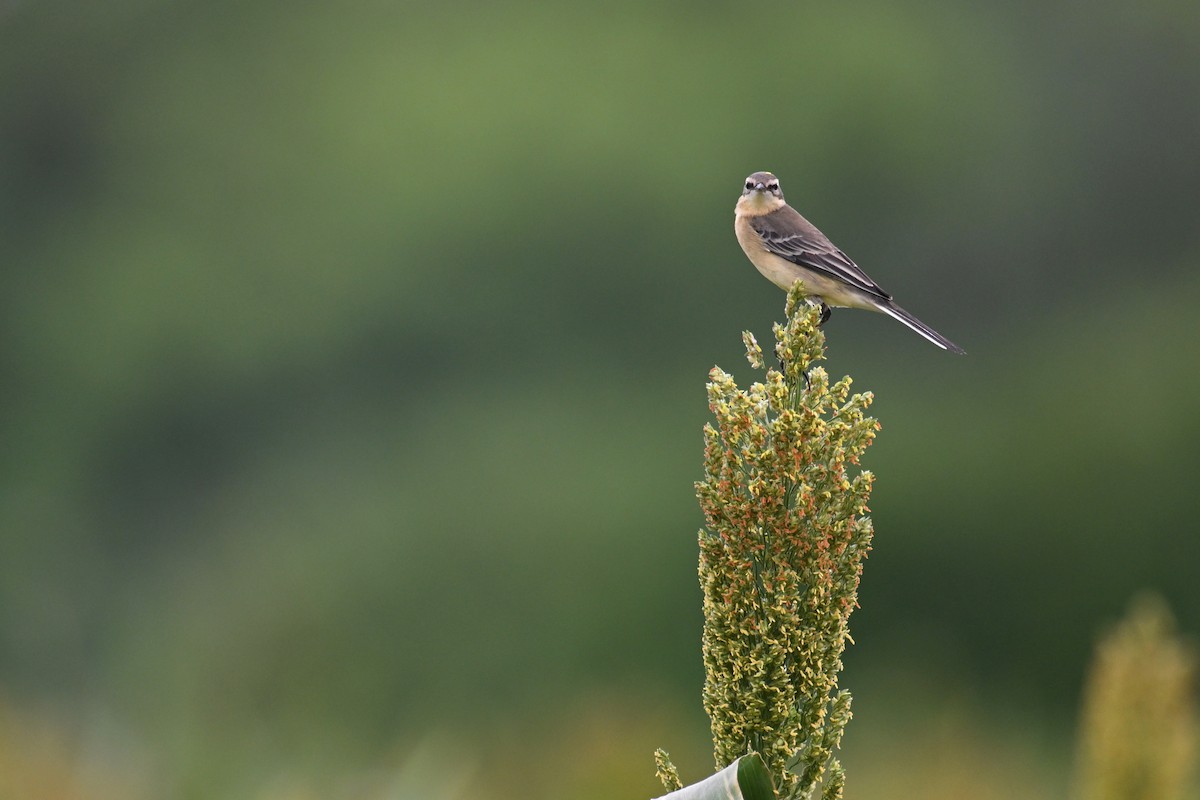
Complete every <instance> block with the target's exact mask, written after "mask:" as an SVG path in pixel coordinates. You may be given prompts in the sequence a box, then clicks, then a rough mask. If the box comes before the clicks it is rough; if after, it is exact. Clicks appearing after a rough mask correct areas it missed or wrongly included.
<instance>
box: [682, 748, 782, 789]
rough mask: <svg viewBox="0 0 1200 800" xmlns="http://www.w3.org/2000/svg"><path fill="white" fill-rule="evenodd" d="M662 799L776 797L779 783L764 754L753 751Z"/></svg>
mask: <svg viewBox="0 0 1200 800" xmlns="http://www.w3.org/2000/svg"><path fill="white" fill-rule="evenodd" d="M659 800H775V787H774V785H773V784H772V783H771V773H770V771H769V770H768V769H767V765H766V764H765V763H763V760H762V757H761V756H759V755H758V753H750V754H749V755H745V756H742V757H741V758H739V759H738V760H737V761H735V762H733V763H732V764H730V765H729V766H728V767H726V768H725V769H723V770H721V771H720V772H718V773H716V774H715V775H710V776H708V777H707V778H705V779H704V780H702V781H700V782H699V783H693V784H692V785H691V786H685V787H683V788H682V789H679V790H678V791H674V792H671V793H670V794H666V795H663V796H662V797H661V798H659Z"/></svg>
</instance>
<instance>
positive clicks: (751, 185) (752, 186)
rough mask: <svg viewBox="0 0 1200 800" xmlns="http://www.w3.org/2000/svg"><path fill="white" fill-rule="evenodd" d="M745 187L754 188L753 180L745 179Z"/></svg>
mask: <svg viewBox="0 0 1200 800" xmlns="http://www.w3.org/2000/svg"><path fill="white" fill-rule="evenodd" d="M746 188H747V189H753V188H754V181H746Z"/></svg>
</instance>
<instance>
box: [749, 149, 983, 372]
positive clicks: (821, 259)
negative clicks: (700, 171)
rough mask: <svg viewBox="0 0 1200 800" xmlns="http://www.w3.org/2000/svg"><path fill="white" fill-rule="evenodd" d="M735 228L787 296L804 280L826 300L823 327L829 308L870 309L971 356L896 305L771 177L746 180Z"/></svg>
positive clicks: (754, 259) (758, 263)
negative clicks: (790, 201) (785, 196)
mask: <svg viewBox="0 0 1200 800" xmlns="http://www.w3.org/2000/svg"><path fill="white" fill-rule="evenodd" d="M733 229H734V231H735V232H736V233H737V240H738V244H740V245H741V246H742V250H744V251H746V256H747V257H748V258H749V259H750V261H751V262H752V263H753V264H754V266H755V267H757V268H758V271H759V272H761V273H762V274H763V275H764V276H765V277H766V278H767V280H769V281H771V283H773V284H775V285H776V286H778V287H779V288H781V289H783V290H785V291H786V290H788V289H791V288H792V284H794V283H795V282H796V280H797V279H800V280H802V281H804V288H806V289H807V290H808V291H809V294H810V295H812V296H814V297H816V298H819V299H820V300H821V304H822V309H821V312H822V316H821V321H822V322H824V321H825V320H826V319H828V318H829V306H836V307H840V308H865V309H867V310H868V311H878V312H880V313H883V314H887V315H888V316H889V317H892V318H893V319H896V320H899V321H900V322H903V323H904V324H905V325H907V326H908V327H910V328H912V329H913V330H914V331H916V332H917V333H919V334H921V335H922V336H924V337H925V338H926V339H928V340H929V341H931V342H933V343H934V344H936V345H937V346H938V347H940V348H942V349H943V350H949V351H950V352H951V353H959V354H960V355H965V354H966V352H967V351H966V350H963V349H962V348H961V347H959V346H958V345H956V344H955V343H954V342H952V341H950V340H949V339H947V338H946V337H945V336H942V335H941V334H940V333H938V332H937V331H935V330H934V329H933V328H931V327H929V326H928V325H926V324H925V323H924V322H921V320H919V319H917V318H916V317H914V316H913V315H912V314H910V313H908V312H907V311H905V310H904V309H903V308H901V307H900V306H898V305H896V304H895V303H894V302H893V301H892V296H891V295H890V294H888V293H887V292H885V291H884V290H883V289H880V288H879V286H878V285H876V283H875V281H873V280H871V279H870V278H869V277H867V274H866V273H865V272H863V271H862V270H861V269H859V268H858V265H857V264H855V263H854V262H853V261H851V260H850V258H849V257H848V256H847V255H846V254H845V253H843V252H842V251H841V250H839V249H838V248H837V247H836V246H835V245H834V244H833V242H831V241H829V239H828V238H827V237H826V236H825V234H823V233H821V232H820V231H819V230H817V227H816V226H815V225H813V224H812V223H811V222H809V221H808V220H806V219H805V218H804V217H802V216H800V213H799V212H798V211H796V209H794V208H792V207H791V206H789V205H788V204H787V203H786V202H784V199H783V192H782V191H781V190H780V189H779V179H778V178H776V177H775V176H774V175H772V174H771V173H769V172H756V173H754V174H753V175H751V176H750V177H749V178H746V185H745V187H744V188H743V189H742V196H741V197H740V198H738V202H737V209H736V213H735V216H734V223H733Z"/></svg>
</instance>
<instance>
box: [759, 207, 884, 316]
mask: <svg viewBox="0 0 1200 800" xmlns="http://www.w3.org/2000/svg"><path fill="white" fill-rule="evenodd" d="M750 225H751V226H752V227H753V228H754V230H755V232H757V233H758V235H759V236H761V237H762V242H763V246H764V247H766V248H767V250H768V251H769V252H771V253H774V254H775V255H777V256H779V257H780V258H785V259H787V260H788V261H791V262H792V263H793V264H796V265H798V266H801V267H805V268H806V269H811V270H813V271H814V272H819V273H821V274H823V275H828V276H829V277H830V278H833V279H834V280H838V281H841V282H842V283H845V284H847V285H849V286H853V287H854V288H856V289H859V290H861V291H863V292H866V293H867V294H870V295H874V296H875V297H878V298H880V299H881V300H891V299H892V296H891V295H890V294H888V293H887V292H885V291H883V289H880V288H879V286H878V285H877V284H876V283H875V281H873V280H871V279H870V278H869V277H867V273H865V272H863V271H862V270H861V269H859V267H858V265H857V264H855V263H854V262H853V261H851V260H850V257H849V256H847V255H846V254H845V253H843V252H842V251H841V250H839V249H838V248H837V247H836V246H834V244H833V242H831V241H829V239H828V237H826V236H825V234H823V233H821V231H819V230H817V226H815V225H813V224H812V223H811V222H809V221H808V220H806V219H805V218H804V217H802V216H801V215H800V213H799V212H798V211H796V210H795V209H794V208H792V207H791V206H784V207H783V208H781V209H779V210H778V211H776V212H775V213H773V214H766V215H764V216H761V217H752V218H751V219H750Z"/></svg>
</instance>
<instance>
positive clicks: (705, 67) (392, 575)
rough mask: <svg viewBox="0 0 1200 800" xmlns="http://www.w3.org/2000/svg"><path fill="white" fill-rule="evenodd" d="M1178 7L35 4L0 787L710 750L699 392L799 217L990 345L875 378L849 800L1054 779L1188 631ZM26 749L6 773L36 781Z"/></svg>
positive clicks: (190, 786)
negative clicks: (774, 182)
mask: <svg viewBox="0 0 1200 800" xmlns="http://www.w3.org/2000/svg"><path fill="white" fill-rule="evenodd" d="M1198 43H1200V14H1198V13H1197V9H1196V6H1195V4H1194V3H1193V2H1183V1H1182V0H1149V1H1148V2H1145V3H1140V4H1137V5H1136V7H1135V6H1134V5H1132V4H1129V3H1124V2H1115V1H1113V0H1102V1H1101V2H1096V3H1088V4H1079V3H1073V4H1072V3H1057V4H1045V3H1030V2H1016V3H1011V4H1004V5H1001V4H994V3H984V2H953V0H935V1H934V2H930V3H922V4H916V3H912V4H900V3H894V2H887V1H886V0H861V1H859V0H853V1H852V2H843V3H812V4H787V5H782V4H781V5H757V6H753V5H750V6H748V5H745V4H733V3H716V2H707V3H694V2H693V3H682V2H661V3H649V4H648V3H642V2H636V3H635V2H627V1H626V0H616V2H609V3H604V4H600V3H583V2H564V3H558V4H538V3H532V2H514V3H507V4H484V3H466V2H461V3H454V2H447V3H437V4H435V3H421V2H410V3H369V2H368V3H356V4H345V5H340V6H334V5H330V6H328V7H325V6H321V5H315V4H285V3H281V2H271V1H270V0H258V2H251V3H232V2H221V1H220V0H218V2H207V3H198V2H187V1H186V0H184V1H182V2H172V3H162V2H159V3H152V2H145V0H119V1H114V2H109V3H104V4H84V3H63V2H49V3H33V2H12V1H10V2H0V386H2V389H0V411H2V413H0V436H2V439H0V440H2V441H3V449H2V451H0V470H2V476H3V477H2V479H0V534H2V535H0V752H2V753H6V755H5V756H3V757H0V788H7V790H8V794H7V796H14V797H15V796H34V794H28V793H25V789H27V788H28V787H31V786H33V787H46V786H49V787H53V789H54V792H57V794H54V793H53V792H51V791H50V790H48V789H44V788H39V789H38V790H37V791H38V792H43V794H41V796H56V797H107V796H120V797H159V798H177V797H178V798H183V797H187V798H191V797H248V798H262V797H272V798H274V797H368V796H369V797H401V798H409V797H413V798H417V797H420V798H433V799H434V800H436V799H437V798H459V797H472V798H485V799H488V800H491V799H494V800H507V798H516V797H523V798H524V797H551V796H554V797H574V798H585V800H586V798H593V797H595V798H600V797H604V798H613V797H631V798H636V797H649V796H652V795H655V794H659V793H660V792H661V790H660V789H659V786H658V784H657V782H656V781H655V779H654V776H653V772H654V769H653V761H652V758H651V751H652V749H653V748H654V747H657V746H663V747H666V748H667V749H668V750H670V751H671V752H672V755H673V756H674V758H675V761H676V763H677V764H678V765H679V766H680V768H681V770H682V772H683V773H684V777H685V778H686V779H691V780H695V779H698V778H700V777H701V776H703V775H704V774H706V773H707V772H708V771H709V770H710V769H711V756H710V750H709V746H708V742H707V722H706V719H705V718H704V715H703V713H702V710H701V709H700V696H699V692H700V684H701V680H702V672H701V666H700V652H699V629H700V607H699V606H700V603H699V601H700V594H699V589H698V586H697V581H696V576H695V568H696V547H695V535H696V531H697V529H698V528H699V526H700V524H701V521H702V520H701V517H700V513H699V510H698V508H697V505H696V503H695V501H694V498H693V496H692V482H693V481H694V480H695V479H696V478H698V477H699V474H700V469H701V465H700V451H701V438H700V428H701V426H702V424H703V423H704V421H705V420H706V418H707V411H706V408H705V393H704V383H705V380H706V376H707V372H708V369H709V368H710V367H712V366H713V365H714V364H720V365H721V366H723V367H725V368H726V369H730V370H732V371H733V372H734V373H735V375H736V376H737V377H738V378H739V380H741V381H742V382H743V383H746V382H749V381H750V380H752V379H753V377H754V376H753V373H752V371H751V370H750V369H749V368H748V367H747V366H746V364H745V361H744V359H743V356H742V345H741V342H740V333H741V331H742V330H743V329H750V330H753V331H755V332H756V333H757V334H758V336H759V337H760V339H763V340H766V338H767V337H768V336H769V330H770V324H771V322H772V321H773V320H776V319H778V318H780V316H781V315H782V306H783V294H782V293H781V292H779V291H778V290H777V289H775V288H774V287H773V286H771V285H770V284H769V283H768V282H767V281H766V280H764V279H763V278H762V277H761V276H759V275H758V274H757V272H756V271H755V270H754V269H753V267H751V265H750V264H749V262H747V261H746V259H745V257H744V256H743V255H742V253H741V251H740V249H739V248H738V246H737V243H736V241H735V240H734V236H733V231H732V222H733V204H734V202H735V200H736V199H737V196H738V193H739V191H740V185H741V181H742V179H743V178H744V177H745V175H746V174H748V173H749V172H751V171H754V170H760V169H767V170H771V171H774V172H775V173H776V174H778V175H779V176H780V178H781V181H782V184H783V187H784V190H785V192H786V194H787V197H788V199H789V201H790V202H791V203H792V204H793V205H795V206H796V207H798V208H799V209H801V210H802V211H803V212H804V213H805V214H806V215H807V216H808V217H809V218H810V219H812V220H813V221H814V222H815V223H816V224H817V225H819V226H820V227H821V228H822V229H823V230H824V231H825V232H826V233H827V234H829V235H830V236H831V238H833V239H834V241H836V242H837V243H839V244H840V245H841V246H842V247H843V248H844V249H845V250H846V251H847V252H848V253H849V254H850V255H851V256H852V257H853V258H854V259H855V260H856V261H857V262H858V263H859V264H860V265H861V266H862V267H863V268H864V269H865V270H866V271H867V272H868V273H869V274H871V275H872V276H873V277H874V278H875V279H876V280H877V281H878V282H879V283H880V284H881V285H882V286H884V287H885V288H886V289H887V290H889V291H890V292H892V293H893V294H895V295H896V297H897V298H898V300H899V301H900V302H901V304H903V305H904V306H905V307H907V308H908V309H910V310H911V311H913V312H914V313H916V314H917V315H918V316H920V317H921V318H922V319H924V320H925V321H926V322H928V323H930V324H931V325H933V326H934V327H935V328H937V329H938V330H940V331H942V332H943V333H945V334H946V335H947V336H948V337H950V338H951V339H953V340H954V341H956V342H958V343H959V344H961V345H963V346H964V347H965V348H966V349H967V350H968V351H969V352H970V355H969V356H968V357H966V358H955V357H952V356H950V355H948V354H946V353H943V352H941V351H938V350H937V349H935V348H933V347H932V346H930V345H929V344H928V343H927V342H925V341H923V340H921V339H920V338H919V337H917V336H915V335H913V334H912V333H910V332H908V331H906V330H905V329H904V328H903V327H902V326H900V325H898V324H897V323H895V322H893V321H891V320H888V319H886V318H884V317H882V316H877V315H871V314H866V313H862V312H851V311H841V312H835V314H834V316H833V319H832V321H831V322H830V323H829V324H828V325H827V326H826V333H827V335H828V337H829V342H830V361H829V364H828V369H829V370H830V372H831V373H833V374H834V375H835V376H837V375H841V374H847V373H848V374H851V375H853V376H854V378H855V381H856V384H855V385H856V387H858V388H861V389H870V390H872V391H874V392H875V394H876V397H877V402H876V404H875V406H874V412H875V413H876V416H878V418H879V419H880V421H881V422H882V424H883V431H882V433H881V435H880V437H879V439H878V442H877V444H876V445H875V447H873V448H872V450H871V451H870V452H869V453H868V454H867V458H866V460H865V464H866V466H868V467H869V468H870V469H872V470H873V471H875V472H876V474H877V476H878V483H877V489H876V492H875V495H874V498H873V502H872V510H873V516H874V519H875V525H876V531H877V535H876V543H875V544H876V546H875V552H874V553H873V554H872V557H871V559H870V560H869V562H868V564H867V568H866V573H865V576H864V582H863V587H862V592H861V600H862V609H861V610H860V611H859V612H858V613H857V614H856V615H855V617H854V620H853V625H852V628H853V631H854V634H855V639H856V641H857V645H856V646H854V647H852V648H851V650H850V652H849V653H848V654H847V658H846V662H847V670H846V674H845V677H844V680H843V685H845V686H847V687H848V688H850V689H851V690H852V691H853V692H854V693H855V699H856V703H855V713H856V719H855V721H854V723H853V724H852V725H851V726H850V728H849V731H848V736H847V740H846V742H845V753H844V761H845V765H846V769H847V773H848V779H849V790H850V796H852V797H856V798H883V797H889V798H899V797H923V798H930V797H933V798H937V797H947V798H948V797H963V796H970V797H982V798H987V797H992V796H996V797H1002V796H1003V797H1009V796H1012V794H1011V791H1009V790H1011V789H1012V788H1013V787H1018V788H1019V789H1020V792H1019V793H1020V795H1021V796H1025V797H1058V796H1061V795H1062V792H1063V791H1064V790H1065V787H1066V785H1067V782H1068V780H1069V774H1070V759H1071V756H1072V746H1073V745H1072V741H1073V738H1074V733H1073V728H1074V724H1075V714H1076V704H1077V695H1078V688H1079V685H1080V681H1081V679H1082V676H1083V674H1084V670H1085V668H1086V665H1087V662H1088V659H1089V656H1090V651H1091V647H1092V643H1093V641H1094V637H1095V636H1096V634H1097V632H1098V631H1099V630H1100V629H1101V628H1102V626H1103V625H1105V624H1106V623H1107V622H1109V621H1111V620H1112V619H1113V618H1115V617H1116V616H1117V615H1118V614H1119V613H1120V611H1121V609H1122V608H1123V607H1124V606H1125V604H1126V602H1127V601H1128V599H1129V597H1130V595H1131V594H1132V593H1133V592H1134V591H1136V590H1138V589H1140V588H1143V587H1151V588H1155V589H1157V590H1159V591H1161V592H1162V593H1163V594H1164V596H1165V597H1166V598H1167V600H1168V602H1169V603H1170V604H1171V605H1172V607H1173V609H1174V610H1175V612H1176V613H1177V615H1178V616H1179V618H1180V622H1181V627H1182V628H1183V629H1184V630H1192V631H1195V630H1197V629H1198V628H1200V586H1198V584H1197V583H1196V569H1197V567H1196V565H1197V564H1198V563H1200V537H1197V531H1196V525H1195V522H1194V519H1195V515H1196V511H1197V499H1196V498H1197V489H1196V486H1197V481H1198V480H1200V455H1198V454H1200V415H1198V414H1197V408H1198V405H1200V372H1198V370H1197V365H1198V364H1200V324H1198V321H1197V319H1198V318H1197V314H1196V306H1197V302H1200V277H1198V275H1197V266H1198V265H1200V190H1198V187H1200V147H1198V142H1200V44H1198ZM14 787H17V788H15V789H14Z"/></svg>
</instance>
